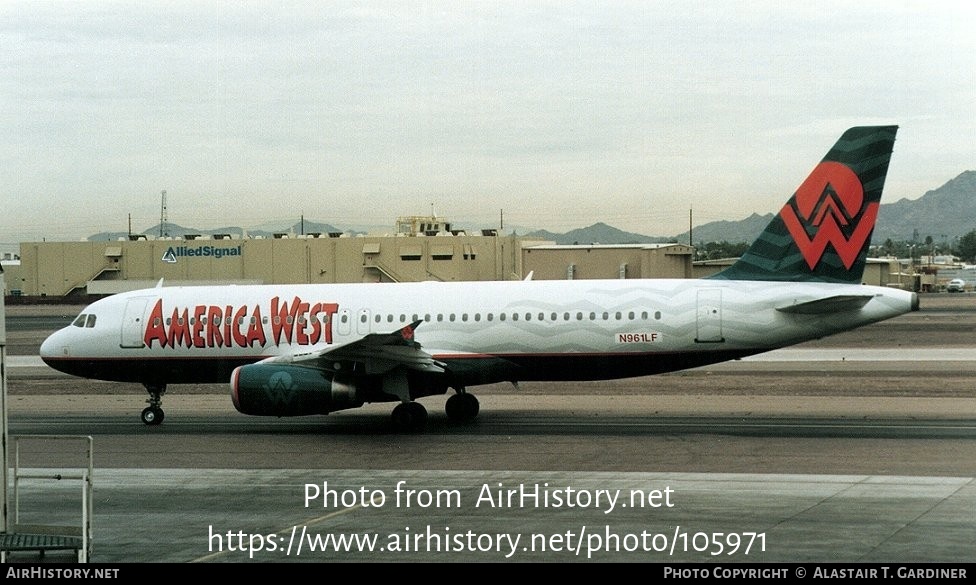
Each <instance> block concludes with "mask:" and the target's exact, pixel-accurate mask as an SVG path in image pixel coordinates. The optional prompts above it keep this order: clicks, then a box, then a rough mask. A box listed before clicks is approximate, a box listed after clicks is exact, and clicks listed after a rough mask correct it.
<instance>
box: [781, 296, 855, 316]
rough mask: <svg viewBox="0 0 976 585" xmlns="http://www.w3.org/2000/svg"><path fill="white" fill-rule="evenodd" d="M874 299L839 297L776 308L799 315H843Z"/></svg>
mask: <svg viewBox="0 0 976 585" xmlns="http://www.w3.org/2000/svg"><path fill="white" fill-rule="evenodd" d="M873 298H874V296H872V295H838V296H834V297H827V298H825V299H817V300H815V301H806V302H803V303H794V304H792V305H787V306H785V307H776V310H777V311H781V312H783V313H794V314H797V315H822V314H825V313H843V312H844V311H856V310H858V309H860V308H861V307H863V306H864V305H866V304H868V301H870V300H871V299H873Z"/></svg>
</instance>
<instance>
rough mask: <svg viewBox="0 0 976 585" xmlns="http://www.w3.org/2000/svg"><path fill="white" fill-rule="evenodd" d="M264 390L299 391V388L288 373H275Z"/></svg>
mask: <svg viewBox="0 0 976 585" xmlns="http://www.w3.org/2000/svg"><path fill="white" fill-rule="evenodd" d="M264 389H265V390H269V391H282V390H297V389H298V386H297V385H296V384H295V381H294V380H292V378H291V374H289V373H288V372H275V373H273V374H271V377H270V378H268V383H267V384H265V385H264Z"/></svg>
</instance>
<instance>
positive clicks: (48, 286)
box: [8, 233, 537, 296]
mask: <svg viewBox="0 0 976 585" xmlns="http://www.w3.org/2000/svg"><path fill="white" fill-rule="evenodd" d="M531 242H532V243H536V242H537V241H536V240H531ZM522 245H523V240H522V239H521V238H519V237H516V236H494V235H487V236H482V235H477V236H468V235H452V234H450V233H447V234H446V235H437V236H422V235H418V236H366V237H330V236H319V237H310V236H305V237H281V238H268V239H259V238H255V239H233V238H194V239H156V240H149V239H145V238H144V237H140V238H139V239H133V240H127V241H110V242H104V241H103V242H89V241H85V242H29V243H23V244H21V247H20V251H21V254H20V256H21V263H22V270H21V274H20V279H19V282H17V283H8V288H11V289H12V288H17V289H19V290H20V291H21V294H23V295H26V296H69V295H75V294H111V293H117V292H122V291H125V290H134V289H137V288H143V287H146V286H154V285H155V284H156V282H158V281H159V279H164V281H165V282H166V283H168V284H171V285H174V284H189V283H192V284H204V283H237V284H282V283H334V282H381V281H423V280H440V281H452V280H510V279H518V278H521V274H522V267H521V260H522V256H521V248H522Z"/></svg>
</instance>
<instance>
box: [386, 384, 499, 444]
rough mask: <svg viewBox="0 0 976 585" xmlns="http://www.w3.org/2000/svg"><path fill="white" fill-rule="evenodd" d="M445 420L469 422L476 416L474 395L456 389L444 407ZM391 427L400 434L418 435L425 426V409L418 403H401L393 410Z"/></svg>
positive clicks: (476, 405)
mask: <svg viewBox="0 0 976 585" xmlns="http://www.w3.org/2000/svg"><path fill="white" fill-rule="evenodd" d="M444 410H445V411H446V412H447V418H448V420H450V421H451V422H453V423H467V422H471V421H473V420H474V419H475V417H477V416H478V411H479V410H480V406H479V404H478V399H477V397H475V395H474V394H468V393H467V392H465V391H464V388H458V389H457V394H455V395H453V396H451V397H450V398H448V399H447V403H446V404H445V405H444ZM392 417H393V426H394V428H396V430H397V431H399V432H401V433H419V432H421V431H423V430H424V427H426V426H427V409H426V408H424V405H422V404H420V403H419V402H413V401H410V402H401V403H400V404H397V405H396V407H395V408H394V409H393V415H392Z"/></svg>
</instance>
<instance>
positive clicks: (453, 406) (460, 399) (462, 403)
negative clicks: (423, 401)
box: [444, 392, 481, 423]
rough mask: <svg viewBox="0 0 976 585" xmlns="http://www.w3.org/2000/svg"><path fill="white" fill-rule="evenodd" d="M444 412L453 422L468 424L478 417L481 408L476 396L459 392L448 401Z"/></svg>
mask: <svg viewBox="0 0 976 585" xmlns="http://www.w3.org/2000/svg"><path fill="white" fill-rule="evenodd" d="M444 410H445V411H446V412H447V418H448V419H450V420H451V422H456V423H466V422H471V421H473V420H474V419H475V417H477V416H478V412H479V411H480V410H481V406H480V405H479V404H478V398H477V397H476V396H475V395H474V394H468V393H467V392H459V393H457V394H455V395H454V396H451V397H450V398H448V399H447V404H445V405H444Z"/></svg>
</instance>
